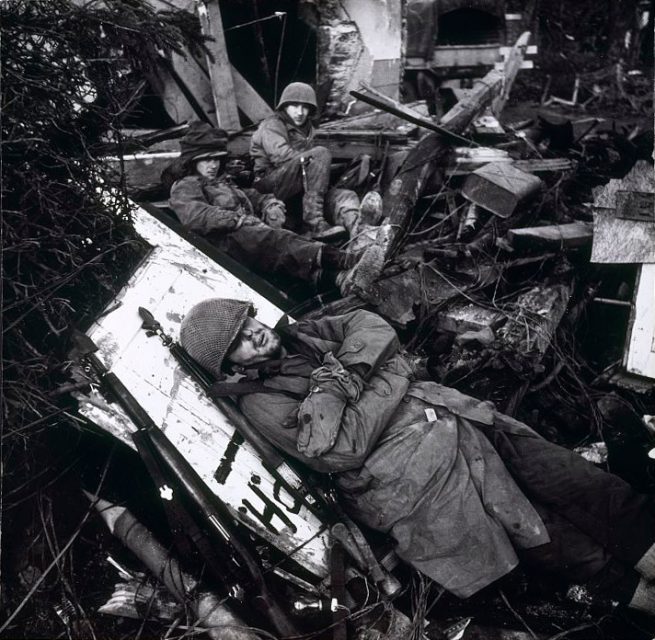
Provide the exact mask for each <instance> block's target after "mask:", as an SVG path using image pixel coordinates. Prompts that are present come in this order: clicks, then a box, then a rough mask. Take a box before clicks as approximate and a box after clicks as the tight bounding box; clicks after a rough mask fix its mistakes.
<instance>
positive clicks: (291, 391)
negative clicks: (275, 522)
mask: <svg viewBox="0 0 655 640" xmlns="http://www.w3.org/2000/svg"><path fill="white" fill-rule="evenodd" d="M180 341H181V344H182V345H183V346H184V348H185V349H186V350H187V351H188V352H189V354H190V355H191V356H192V357H193V358H194V359H195V360H197V362H198V363H200V364H201V365H202V366H203V367H205V368H206V369H207V370H209V371H210V372H212V373H213V374H214V375H215V376H216V377H218V378H221V377H223V376H224V374H225V372H230V373H240V374H242V375H244V376H245V377H246V379H247V380H249V381H251V383H250V384H246V385H240V387H241V388H240V389H239V390H238V391H237V390H235V395H239V407H240V409H241V411H242V412H243V414H244V415H245V416H246V417H247V418H248V420H249V421H250V422H251V423H252V425H253V426H254V427H255V428H256V429H257V430H258V431H259V432H260V433H261V434H262V436H263V437H265V438H267V439H268V440H269V441H270V442H271V443H273V444H274V445H275V446H277V447H278V448H280V449H282V450H283V451H284V452H286V453H287V454H288V455H290V456H293V457H294V458H296V459H298V460H300V461H301V462H303V463H304V464H305V465H307V466H308V467H310V468H312V469H314V470H315V471H318V472H322V473H331V474H333V477H334V479H335V481H336V484H337V487H338V488H339V490H340V495H341V499H342V501H343V505H344V507H345V508H346V510H347V511H348V512H349V513H350V515H351V516H352V517H354V518H355V519H357V520H359V521H360V522H361V523H363V524H365V525H367V526H369V527H371V528H373V529H376V530H378V531H382V532H384V533H387V534H389V535H391V536H392V537H393V538H394V539H395V541H396V544H397V547H396V551H397V553H398V555H399V556H400V557H401V558H402V559H404V560H405V561H406V562H408V563H410V564H411V565H412V566H414V567H415V568H416V569H418V570H419V571H421V572H423V573H424V574H425V575H427V576H429V577H430V578H432V579H433V580H435V581H436V582H437V583H439V584H440V585H442V586H443V587H444V588H446V589H447V590H448V591H450V592H451V593H453V594H454V595H456V596H459V597H462V598H466V597H469V596H471V595H472V594H474V593H476V592H478V591H479V590H480V589H482V588H484V587H486V586H488V585H490V584H492V583H493V582H494V581H496V580H498V579H499V578H501V577H502V576H504V575H506V574H508V573H509V572H510V571H512V569H513V568H514V567H516V566H517V564H518V562H519V559H521V560H523V561H525V563H526V564H528V565H531V566H533V567H535V568H538V569H539V570H540V571H541V572H544V573H551V574H556V575H559V576H562V577H564V578H565V579H567V580H569V581H570V582H575V583H586V584H587V586H588V587H589V588H590V589H594V590H597V591H600V592H605V593H606V594H607V595H610V596H611V597H612V598H614V599H616V600H618V601H620V602H623V603H625V604H627V605H628V606H630V607H632V608H634V609H638V610H641V611H644V612H647V613H649V614H651V615H653V614H655V582H653V580H655V515H654V513H653V510H652V501H651V499H650V498H649V497H647V496H645V495H640V494H638V493H637V492H635V491H634V490H633V489H632V487H631V486H630V485H628V484H627V483H626V482H625V481H623V480H622V479H621V478H619V477H618V476H615V475H613V474H610V473H607V472H605V471H601V470H600V469H598V468H596V467H595V466H594V465H592V464H591V463H589V462H587V461H586V460H584V459H583V458H582V457H581V456H579V455H577V454H576V453H574V452H571V451H569V450H568V449H566V448H564V447H560V446H558V445H555V444H553V443H551V442H549V441H547V440H545V439H544V438H542V437H541V436H539V435H538V434H537V433H536V432H535V431H533V430H532V429H530V427H528V426H527V425H525V424H524V423H522V422H519V421H517V420H514V419H513V418H511V417H509V416H506V415H504V414H501V413H499V412H498V411H496V410H495V409H494V407H493V405H492V404H491V403H489V402H480V401H478V400H476V399H474V398H472V397H470V396H466V395H464V394H462V393H460V392H458V391H456V390H455V389H451V388H448V387H445V386H442V385H440V384H437V383H436V382H432V381H429V380H427V379H426V377H425V376H422V375H421V372H420V371H419V368H418V367H417V360H416V358H411V357H409V356H408V355H407V354H406V353H404V352H403V351H402V350H401V349H400V344H399V342H398V338H397V336H396V333H395V331H394V330H393V328H392V327H391V326H390V325H389V324H388V323H387V322H385V321H384V320H383V319H382V318H381V317H380V316H378V315H377V314H374V313H371V312H368V311H364V310H360V311H354V312H352V313H348V314H344V315H341V316H333V317H324V318H321V319H319V320H304V321H303V320H301V321H299V322H298V323H296V324H290V325H289V324H285V325H283V326H281V327H280V328H278V329H276V330H273V329H270V328H269V327H266V326H265V325H263V324H261V323H260V322H258V321H257V320H256V319H255V318H254V309H253V307H252V305H251V303H249V302H241V301H238V300H226V299H220V298H214V299H210V300H205V301H203V302H201V303H199V304H197V305H195V306H194V307H193V308H192V309H190V310H189V312H188V313H187V315H186V316H185V318H184V320H183V322H182V326H181V332H180ZM226 386H229V384H227V383H226Z"/></svg>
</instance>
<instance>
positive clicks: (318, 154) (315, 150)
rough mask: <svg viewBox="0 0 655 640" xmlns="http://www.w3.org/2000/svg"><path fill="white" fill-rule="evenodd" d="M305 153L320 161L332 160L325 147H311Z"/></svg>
mask: <svg viewBox="0 0 655 640" xmlns="http://www.w3.org/2000/svg"><path fill="white" fill-rule="evenodd" d="M305 155H308V156H310V157H311V158H312V159H314V160H317V161H319V162H322V163H323V162H324V163H330V162H332V154H331V153H330V150H329V149H327V148H326V147H312V148H311V149H310V150H309V151H308V152H307V153H306V154H305Z"/></svg>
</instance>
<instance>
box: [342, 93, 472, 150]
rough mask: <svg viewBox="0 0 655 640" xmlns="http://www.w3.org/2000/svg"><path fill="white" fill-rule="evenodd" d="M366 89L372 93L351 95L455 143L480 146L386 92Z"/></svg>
mask: <svg viewBox="0 0 655 640" xmlns="http://www.w3.org/2000/svg"><path fill="white" fill-rule="evenodd" d="M366 91H367V92H368V93H370V94H372V95H366V94H364V93H361V92H360V91H351V92H350V95H352V96H355V98H357V99H358V100H362V101H363V102H366V103H368V104H371V105H373V106H374V107H377V108H378V109H382V110H383V111H387V112H388V113H391V114H393V115H395V116H398V117H399V118H402V119H404V120H407V122H411V123H412V124H416V125H418V126H419V127H423V128H424V129H428V130H429V131H434V132H436V133H439V134H441V135H442V136H444V137H445V138H447V139H448V140H450V141H451V142H453V143H454V142H457V143H459V144H462V143H463V144H466V145H471V146H479V145H478V144H477V143H476V142H473V141H472V140H468V139H467V138H464V137H463V136H460V135H459V134H457V133H455V132H454V131H453V130H452V129H450V128H446V127H443V126H440V125H438V124H435V123H434V122H432V120H429V119H428V118H424V117H423V116H420V115H418V114H416V113H413V112H412V110H411V109H408V108H407V107H406V106H405V105H403V104H400V103H399V102H396V101H395V100H392V99H391V98H389V97H388V96H385V95H384V94H381V93H379V92H378V91H375V90H374V89H372V88H371V87H366Z"/></svg>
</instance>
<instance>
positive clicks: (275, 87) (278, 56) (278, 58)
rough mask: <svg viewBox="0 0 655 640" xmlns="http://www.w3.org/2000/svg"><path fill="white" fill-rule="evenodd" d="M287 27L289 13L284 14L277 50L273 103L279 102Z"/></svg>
mask: <svg viewBox="0 0 655 640" xmlns="http://www.w3.org/2000/svg"><path fill="white" fill-rule="evenodd" d="M286 28H287V14H286V13H285V14H284V15H283V16H282V33H281V34H280V46H279V47H278V50H277V60H276V61H275V85H274V89H273V104H274V105H276V104H277V89H278V86H277V85H278V80H279V77H280V61H281V60H282V47H283V46H284V34H285V33H286Z"/></svg>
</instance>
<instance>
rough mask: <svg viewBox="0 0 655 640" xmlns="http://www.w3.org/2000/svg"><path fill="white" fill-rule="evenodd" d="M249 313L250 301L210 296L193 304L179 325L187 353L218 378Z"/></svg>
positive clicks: (252, 312) (251, 312) (250, 308)
mask: <svg viewBox="0 0 655 640" xmlns="http://www.w3.org/2000/svg"><path fill="white" fill-rule="evenodd" d="M249 314H253V315H254V311H253V307H252V304H251V303H250V302H243V301H242V300H230V299H228V298H210V299H209V300H204V301H203V302H200V303H199V304H197V305H195V306H194V307H192V309H191V310H190V311H189V312H188V313H187V314H186V316H185V317H184V320H183V321H182V325H181V327H180V344H181V345H182V346H183V347H184V349H185V350H186V351H187V353H188V354H189V355H190V356H191V357H192V358H193V359H194V360H195V361H196V362H198V363H199V364H201V365H202V366H203V367H204V368H205V369H207V370H208V371H210V372H211V373H212V374H213V375H214V376H216V377H217V378H221V377H223V373H222V370H221V367H222V365H223V360H224V359H225V355H226V354H227V352H228V350H229V348H230V345H231V344H232V342H233V341H234V339H235V338H236V337H237V335H238V333H239V331H240V330H241V327H242V326H243V324H244V322H245V321H246V318H247V317H248V315H249Z"/></svg>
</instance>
